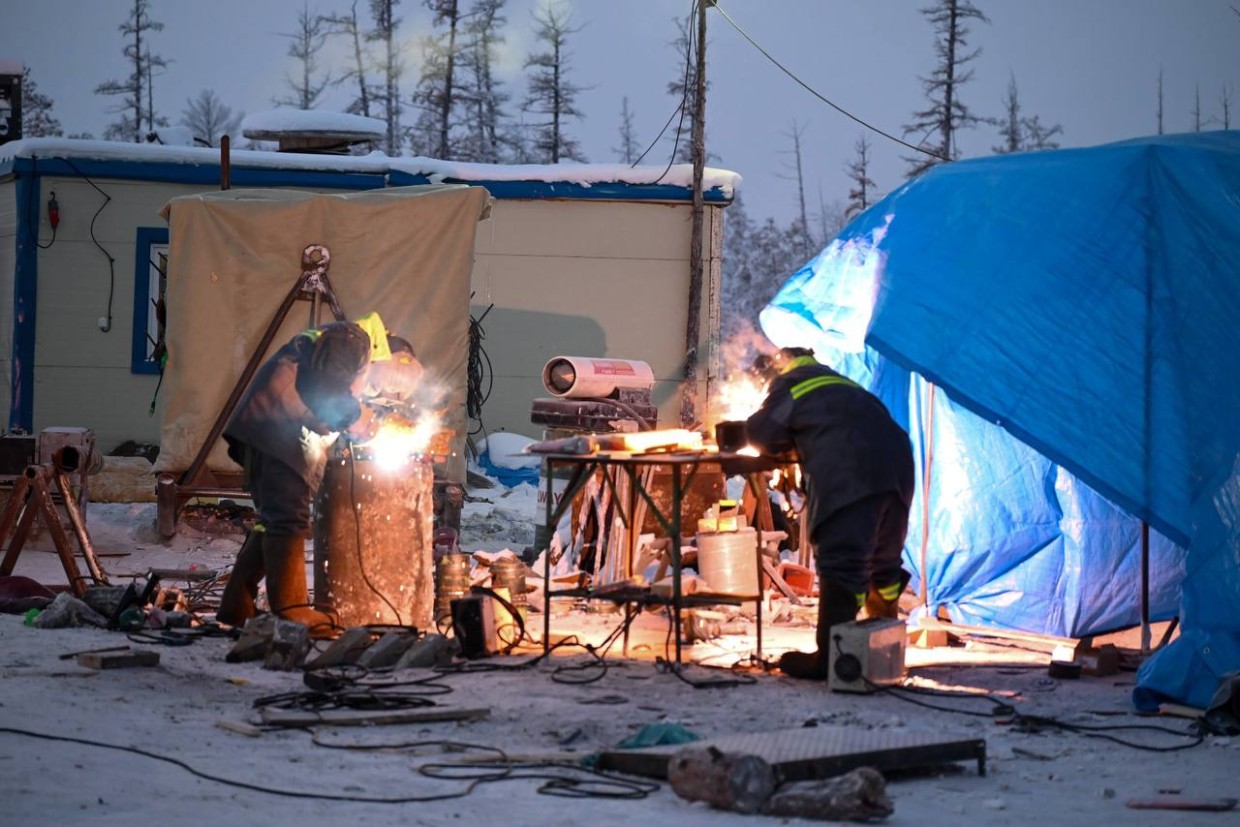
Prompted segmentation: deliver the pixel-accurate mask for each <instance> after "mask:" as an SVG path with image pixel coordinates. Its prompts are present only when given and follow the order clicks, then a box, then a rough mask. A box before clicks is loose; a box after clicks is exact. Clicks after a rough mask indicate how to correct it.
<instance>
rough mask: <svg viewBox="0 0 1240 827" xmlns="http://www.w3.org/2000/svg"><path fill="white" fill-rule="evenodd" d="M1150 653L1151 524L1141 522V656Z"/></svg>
mask: <svg viewBox="0 0 1240 827" xmlns="http://www.w3.org/2000/svg"><path fill="white" fill-rule="evenodd" d="M1149 653H1150V524H1149V523H1147V522H1146V521H1145V520H1142V521H1141V654H1142V655H1148V654H1149Z"/></svg>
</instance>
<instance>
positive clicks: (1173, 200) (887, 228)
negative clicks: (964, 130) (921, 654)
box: [761, 132, 1240, 706]
mask: <svg viewBox="0 0 1240 827" xmlns="http://www.w3.org/2000/svg"><path fill="white" fill-rule="evenodd" d="M761 323H762V328H763V331H764V332H765V333H766V335H767V336H768V338H770V339H771V340H772V341H773V342H775V343H776V344H779V345H792V344H799V345H808V346H811V347H814V348H815V349H816V350H817V351H818V353H819V355H820V357H822V358H823V359H824V361H828V362H835V363H836V364H838V365H840V366H841V368H842V369H843V370H844V372H846V373H849V374H850V375H852V376H853V377H854V378H856V379H858V380H859V381H862V382H865V383H866V384H867V385H868V386H869V387H871V388H872V389H873V390H874V391H875V392H876V393H878V394H879V395H880V396H881V397H882V398H883V399H884V401H885V402H887V404H888V406H889V407H891V408H892V409H893V410H894V411H896V412H897V415H899V416H902V417H904V418H905V420H906V424H907V425H908V426H909V429H910V434H911V435H912V437H913V440H914V447H915V449H916V450H917V452H918V454H919V461H920V462H921V466H922V474H923V478H922V482H923V485H922V486H921V488H922V490H921V491H920V492H919V498H921V501H920V502H918V503H915V504H914V514H913V519H912V524H911V526H910V533H909V542H908V545H907V546H906V548H905V556H906V560H907V562H908V563H909V565H910V566H911V567H912V568H913V569H914V570H915V571H916V573H917V576H918V578H919V580H920V579H921V578H923V577H924V580H925V584H926V587H927V592H928V596H929V602H930V604H931V606H932V607H936V606H945V607H946V608H947V609H948V611H949V612H950V613H951V616H952V618H953V619H955V620H957V621H958V622H970V623H981V624H989V625H995V626H1007V627H1011V628H1021V629H1027V630H1032V631H1040V632H1046V633H1051V634H1065V635H1084V634H1087V633H1090V632H1097V631H1102V630H1106V629H1111V628H1117V627H1121V626H1127V625H1132V624H1134V623H1135V622H1137V620H1138V619H1139V604H1140V592H1141V587H1140V576H1139V568H1140V567H1139V558H1140V554H1139V548H1140V532H1141V523H1142V521H1144V522H1145V523H1147V524H1148V525H1149V526H1150V527H1151V528H1152V529H1153V531H1152V532H1151V541H1150V578H1151V579H1150V588H1149V594H1150V608H1151V615H1152V617H1153V619H1159V618H1168V617H1171V616H1178V617H1180V619H1181V634H1180V636H1179V638H1178V639H1177V640H1175V641H1174V642H1172V643H1171V644H1170V645H1169V646H1167V647H1165V648H1164V649H1162V650H1161V651H1159V652H1158V653H1157V654H1156V655H1155V656H1154V657H1152V658H1150V659H1149V660H1147V662H1146V663H1145V664H1144V666H1143V667H1142V669H1141V671H1140V673H1139V675H1138V690H1137V693H1136V700H1137V702H1138V704H1139V705H1148V704H1149V703H1151V702H1152V701H1153V700H1155V699H1156V698H1158V697H1161V696H1165V697H1170V698H1174V699H1176V700H1179V701H1181V702H1185V703H1189V704H1192V705H1195V706H1205V705H1206V704H1207V702H1208V701H1209V699H1210V695H1211V694H1212V693H1213V692H1214V690H1215V688H1216V687H1217V686H1218V685H1219V683H1220V680H1221V678H1222V676H1223V675H1224V674H1226V673H1227V672H1230V671H1233V670H1237V669H1240V371H1238V370H1237V368H1236V367H1235V361H1236V359H1237V358H1238V357H1240V132H1215V133H1199V134H1195V135H1182V136H1160V137H1156V138H1147V139H1141V140H1133V141H1125V142H1121V143H1116V144H1109V145H1106V146H1099V147H1092V148H1086V149H1072V150H1062V151H1055V152H1040V153H1027V154H1017V155H1006V156H997V157H991V158H982V159H976V160H970V161H962V162H958V163H954V164H947V165H942V166H938V167H935V168H934V169H932V170H931V171H930V172H929V173H927V174H926V175H923V176H921V177H920V178H918V179H916V180H914V181H911V182H909V183H907V184H905V185H904V186H902V187H900V188H899V189H897V190H896V191H894V192H893V193H891V194H890V195H889V196H888V197H887V198H885V199H884V200H883V201H881V202H880V203H878V204H876V205H874V206H873V207H872V208H870V209H869V210H867V211H866V212H865V213H863V214H862V215H861V216H859V217H858V218H857V219H856V220H855V221H853V222H852V223H851V224H850V225H849V226H848V227H846V228H845V229H844V231H843V232H842V233H841V234H840V235H839V237H838V238H837V239H836V240H835V241H833V242H832V243H831V244H830V245H829V246H828V247H827V248H826V249H825V250H823V252H822V253H821V254H820V255H819V256H818V257H817V258H815V259H814V260H813V261H811V262H810V263H809V264H807V265H806V266H805V267H804V268H802V269H801V270H800V271H799V272H797V273H796V274H794V275H793V277H792V278H791V279H790V280H789V281H788V283H787V284H786V285H785V286H784V287H783V289H782V290H781V291H780V293H779V294H778V295H777V296H776V297H775V299H774V300H773V301H772V303H771V304H770V305H769V306H768V307H767V308H766V309H765V310H764V311H763V313H762V317H761ZM945 397H946V398H945ZM927 460H929V461H927ZM927 466H928V473H927ZM924 483H928V485H925V484H924ZM923 526H928V527H929V530H928V531H923V530H922V528H923ZM923 540H924V545H925V552H924V556H925V561H926V562H925V571H924V572H923V571H922V570H921V559H922V546H923Z"/></svg>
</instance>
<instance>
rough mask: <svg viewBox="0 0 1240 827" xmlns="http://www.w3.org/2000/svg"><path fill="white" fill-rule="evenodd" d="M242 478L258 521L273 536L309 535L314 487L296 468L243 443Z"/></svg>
mask: <svg viewBox="0 0 1240 827" xmlns="http://www.w3.org/2000/svg"><path fill="white" fill-rule="evenodd" d="M245 480H246V485H247V486H248V487H249V489H250V496H251V497H252V498H253V499H254V510H255V511H257V512H258V522H259V525H261V526H262V527H263V530H264V531H266V532H267V534H269V535H271V536H272V537H308V536H309V535H310V528H311V523H310V502H311V500H313V499H314V491H313V490H311V488H310V484H309V483H308V482H306V480H305V478H304V477H303V476H302V475H301V474H299V473H298V472H297V471H296V469H294V468H292V467H291V466H290V465H288V464H287V463H284V462H281V461H280V460H278V459H276V458H275V457H273V456H271V455H269V454H264V453H263V452H262V451H260V450H258V449H256V448H254V447H253V446H251V445H246V446H245Z"/></svg>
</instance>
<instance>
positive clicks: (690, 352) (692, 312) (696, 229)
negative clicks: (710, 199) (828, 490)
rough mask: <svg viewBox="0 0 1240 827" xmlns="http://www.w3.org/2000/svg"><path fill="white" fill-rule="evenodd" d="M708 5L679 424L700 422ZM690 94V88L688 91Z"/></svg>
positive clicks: (698, 90) (700, 32) (702, 24)
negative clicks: (703, 171)
mask: <svg viewBox="0 0 1240 827" xmlns="http://www.w3.org/2000/svg"><path fill="white" fill-rule="evenodd" d="M706 6H707V3H706V2H704V0H703V1H702V2H699V3H698V6H697V8H698V14H697V77H696V81H697V82H696V83H695V85H694V89H693V101H694V117H693V210H692V218H691V223H690V234H689V311H688V318H687V320H686V324H685V384H684V388H683V391H682V395H681V398H680V423H681V425H683V426H685V427H688V426H690V425H692V424H693V423H694V422H696V421H697V366H698V339H699V338H700V334H701V319H700V316H701V315H702V280H703V269H704V267H703V262H702V223H703V213H704V212H705V202H704V201H703V198H702V170H703V169H704V168H705V166H706ZM685 94H688V90H687V89H686V90H685Z"/></svg>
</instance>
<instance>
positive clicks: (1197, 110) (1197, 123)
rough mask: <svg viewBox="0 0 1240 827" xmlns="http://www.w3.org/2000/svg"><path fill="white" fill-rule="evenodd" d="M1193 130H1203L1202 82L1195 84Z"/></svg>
mask: <svg viewBox="0 0 1240 827" xmlns="http://www.w3.org/2000/svg"><path fill="white" fill-rule="evenodd" d="M1193 131H1194V132H1200V131H1201V84H1200V83H1197V84H1194V85H1193Z"/></svg>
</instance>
